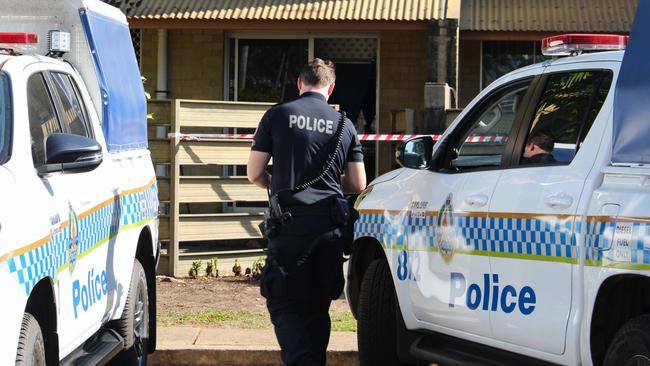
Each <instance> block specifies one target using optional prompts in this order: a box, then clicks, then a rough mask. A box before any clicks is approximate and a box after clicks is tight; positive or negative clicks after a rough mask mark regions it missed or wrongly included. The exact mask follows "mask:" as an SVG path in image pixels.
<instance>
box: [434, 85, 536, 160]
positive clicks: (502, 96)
mask: <svg viewBox="0 0 650 366" xmlns="http://www.w3.org/2000/svg"><path fill="white" fill-rule="evenodd" d="M529 85H530V80H524V81H519V82H516V83H514V84H511V85H510V86H508V87H506V88H502V89H501V90H499V91H497V92H496V93H494V94H492V95H491V96H489V97H487V98H486V99H485V101H484V102H482V103H481V105H482V107H481V106H479V107H478V109H477V112H476V113H472V114H470V115H469V117H468V118H467V120H466V121H463V125H461V126H460V130H459V133H457V134H455V136H451V140H452V141H455V142H456V146H455V147H454V148H453V149H451V150H450V151H451V156H448V158H447V161H448V163H447V164H446V169H449V170H452V171H464V170H471V169H477V168H492V167H498V166H500V165H501V159H502V157H503V154H504V152H505V150H506V144H507V141H508V135H510V132H511V131H512V129H513V126H514V124H515V123H514V122H515V119H516V117H517V113H519V111H520V110H521V106H522V101H523V100H524V96H525V95H526V92H527V91H528V87H529Z"/></svg>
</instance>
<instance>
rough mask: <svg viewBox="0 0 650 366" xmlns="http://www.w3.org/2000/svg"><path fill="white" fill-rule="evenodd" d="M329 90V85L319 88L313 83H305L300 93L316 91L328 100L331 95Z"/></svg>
mask: <svg viewBox="0 0 650 366" xmlns="http://www.w3.org/2000/svg"><path fill="white" fill-rule="evenodd" d="M328 91H329V86H324V87H322V88H318V87H315V86H311V85H303V87H302V88H301V89H300V95H303V94H305V93H316V94H320V95H322V96H323V97H325V100H327V99H329V97H330V95H329V93H328Z"/></svg>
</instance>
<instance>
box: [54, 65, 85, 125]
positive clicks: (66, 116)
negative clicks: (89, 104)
mask: <svg viewBox="0 0 650 366" xmlns="http://www.w3.org/2000/svg"><path fill="white" fill-rule="evenodd" d="M51 75H52V83H53V90H52V92H53V93H54V94H55V95H56V96H57V97H58V99H59V101H60V109H61V111H60V113H59V118H60V119H61V126H62V127H63V129H64V131H65V132H66V133H72V134H75V135H81V136H86V137H92V134H91V133H90V128H89V124H88V120H87V118H86V113H85V108H84V107H83V104H82V103H81V101H80V98H79V93H78V91H77V90H78V89H77V88H76V86H75V85H74V82H73V81H72V79H71V78H70V76H69V75H66V74H62V73H58V72H53V73H51Z"/></svg>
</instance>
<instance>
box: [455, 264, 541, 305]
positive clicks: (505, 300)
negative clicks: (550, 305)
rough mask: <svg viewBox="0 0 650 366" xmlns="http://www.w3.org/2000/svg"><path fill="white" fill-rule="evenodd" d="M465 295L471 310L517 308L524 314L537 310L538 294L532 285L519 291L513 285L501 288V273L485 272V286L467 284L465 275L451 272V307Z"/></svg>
mask: <svg viewBox="0 0 650 366" xmlns="http://www.w3.org/2000/svg"><path fill="white" fill-rule="evenodd" d="M463 297H465V305H466V306H467V308H468V309H470V310H477V309H479V307H480V310H483V311H498V310H499V309H500V310H501V311H503V312H504V313H506V314H509V313H512V312H513V311H514V310H515V309H519V312H520V313H521V314H523V315H530V314H532V312H533V311H535V303H536V302H537V296H536V295H535V290H533V288H532V287H530V286H524V287H522V288H521V289H520V290H519V291H517V289H515V288H514V286H512V285H506V286H504V287H503V288H501V289H500V288H499V275H498V274H496V273H494V274H492V281H490V274H488V273H484V274H483V288H481V285H480V284H478V283H472V284H470V285H469V286H467V281H466V280H465V276H464V275H463V274H462V273H459V272H451V275H450V278H449V307H450V308H453V307H455V306H456V299H462V298H463ZM461 301H462V300H461Z"/></svg>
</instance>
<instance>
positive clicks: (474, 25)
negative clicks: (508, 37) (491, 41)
mask: <svg viewBox="0 0 650 366" xmlns="http://www.w3.org/2000/svg"><path fill="white" fill-rule="evenodd" d="M637 3H638V0H462V5H461V13H460V29H461V30H470V31H542V32H547V31H548V32H603V33H604V32H629V31H630V27H631V25H632V20H633V19H634V13H635V11H636V6H637Z"/></svg>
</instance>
